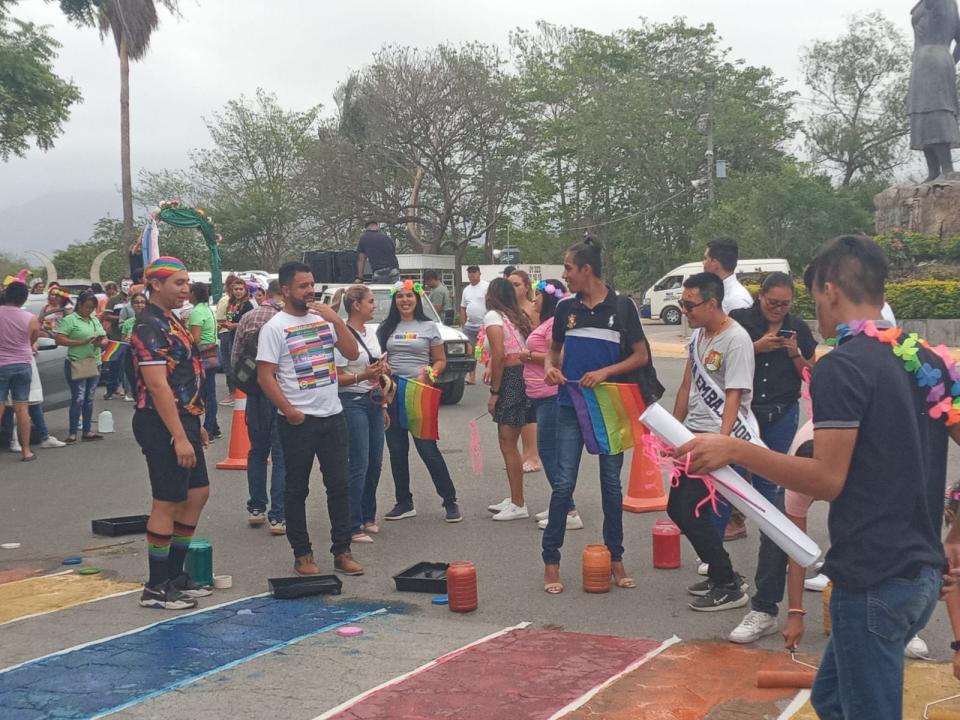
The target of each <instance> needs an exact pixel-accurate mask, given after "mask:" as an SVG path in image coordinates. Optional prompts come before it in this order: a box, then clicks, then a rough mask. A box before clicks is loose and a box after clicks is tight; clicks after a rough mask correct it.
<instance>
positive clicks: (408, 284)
mask: <svg viewBox="0 0 960 720" xmlns="http://www.w3.org/2000/svg"><path fill="white" fill-rule="evenodd" d="M401 290H412V291H413V292H415V293H416V294H417V295H423V285H421V284H420V283H418V282H414V281H413V280H399V281H398V282H395V283H394V284H393V285H392V286H391V288H390V297H393V296H394V295H396V294H397V293H398V292H400V291H401Z"/></svg>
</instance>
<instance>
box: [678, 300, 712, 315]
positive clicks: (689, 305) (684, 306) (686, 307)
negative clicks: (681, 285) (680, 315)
mask: <svg viewBox="0 0 960 720" xmlns="http://www.w3.org/2000/svg"><path fill="white" fill-rule="evenodd" d="M708 302H710V300H703V301H702V302H698V303H695V302H690V301H689V300H681V301H680V309H681V310H683V311H684V312H686V313H688V312H691V311H692V310H694V309H695V308H698V307H700V306H701V305H706V304H707V303H708Z"/></svg>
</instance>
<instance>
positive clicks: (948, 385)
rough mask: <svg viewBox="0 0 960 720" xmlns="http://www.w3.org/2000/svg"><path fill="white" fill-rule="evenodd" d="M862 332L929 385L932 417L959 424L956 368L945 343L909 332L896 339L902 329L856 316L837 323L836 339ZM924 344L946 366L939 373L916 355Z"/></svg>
mask: <svg viewBox="0 0 960 720" xmlns="http://www.w3.org/2000/svg"><path fill="white" fill-rule="evenodd" d="M861 333H862V334H864V335H866V336H868V337H872V338H873V339H874V340H877V341H878V342H881V343H884V344H885V345H889V346H890V349H891V350H892V351H893V354H894V355H896V356H897V358H899V359H900V360H901V361H902V362H903V368H904V370H906V371H907V372H908V373H910V374H912V375H913V376H914V378H915V379H916V381H917V385H918V386H919V387H920V388H921V389H927V388H929V391H928V393H927V402H928V403H929V404H930V407H929V408H928V410H927V413H928V414H929V415H930V417H931V418H933V419H934V420H939V419H940V418H943V419H944V421H945V422H946V424H947V427H952V426H954V425H958V424H960V368H957V366H956V364H955V363H954V362H953V356H952V355H951V354H950V350H949V348H947V346H946V345H938V346H937V347H933V346H932V345H930V343H928V342H927V341H926V340H923V339H922V338H920V336H919V335H917V334H916V333H910V334H909V335H907V337H906V338H904V340H903V342H900V337H901V336H902V335H903V331H902V330H901V329H900V328H895V327H894V328H887V329H883V330H881V329H879V328H878V327H877V326H876V323H874V322H873V320H857V321H854V322H851V323H842V324H840V325H838V326H837V338H836V339H837V342H838V343H839V342H840V341H842V340H844V339H845V338H847V337H851V336H853V335H860V334H861ZM921 347H923V348H926V349H927V350H929V351H930V352H932V353H933V354H934V355H936V356H937V357H939V358H940V360H941V361H942V362H943V364H944V366H945V367H946V369H947V376H946V377H944V376H943V371H942V370H940V368H935V367H933V366H932V365H931V364H930V363H925V362H921V361H920V358H918V357H917V353H918V352H919V351H920V348H921Z"/></svg>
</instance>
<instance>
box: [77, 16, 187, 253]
mask: <svg viewBox="0 0 960 720" xmlns="http://www.w3.org/2000/svg"><path fill="white" fill-rule="evenodd" d="M59 2H60V9H61V10H62V11H63V12H64V14H65V15H66V16H67V17H68V18H69V19H70V20H71V21H73V22H74V23H76V24H77V25H79V26H88V27H93V26H96V27H97V28H98V29H99V31H100V39H101V40H102V39H104V38H105V37H106V36H107V35H108V34H109V35H111V36H112V37H113V40H114V43H115V44H116V46H117V57H118V58H119V60H120V178H121V186H120V187H121V192H122V195H123V238H124V242H125V243H126V245H127V247H129V246H130V245H132V244H133V243H134V242H135V241H136V239H137V237H136V233H135V232H134V229H133V180H132V176H131V169H130V62H131V61H133V62H136V61H137V60H142V59H143V58H144V56H146V54H147V49H148V48H149V47H150V38H151V36H152V35H153V31H154V30H156V29H157V25H158V24H159V22H160V20H159V17H158V16H157V5H158V4H159V5H162V6H163V7H165V8H167V10H169V11H170V12H171V13H173V14H174V15H175V16H176V15H178V14H179V8H178V4H177V0H59Z"/></svg>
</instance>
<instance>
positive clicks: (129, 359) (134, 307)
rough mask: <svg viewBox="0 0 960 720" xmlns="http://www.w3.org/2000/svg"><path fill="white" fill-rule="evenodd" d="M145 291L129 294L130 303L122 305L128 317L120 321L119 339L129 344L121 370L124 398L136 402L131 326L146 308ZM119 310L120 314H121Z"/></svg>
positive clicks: (135, 376)
mask: <svg viewBox="0 0 960 720" xmlns="http://www.w3.org/2000/svg"><path fill="white" fill-rule="evenodd" d="M149 302H150V301H149V300H148V299H147V295H146V293H142V292H135V293H133V294H131V295H130V303H129V304H128V305H126V306H124V310H127V309H129V311H130V312H129V317H127V318H126V319H125V320H123V321H122V322H121V323H120V340H121V341H123V342H125V343H127V344H128V345H130V347H129V348H128V349H127V352H125V353H124V354H123V372H124V376H125V378H126V385H127V388H126V400H128V401H131V402H136V399H137V373H136V370H135V369H134V367H133V352H134V350H133V344H132V342H133V341H132V339H131V338H132V336H133V326H134V324H135V323H136V322H137V315H139V314H140V313H142V312H143V311H144V310H146V309H147V305H148V304H149ZM122 312H123V311H121V315H122Z"/></svg>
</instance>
